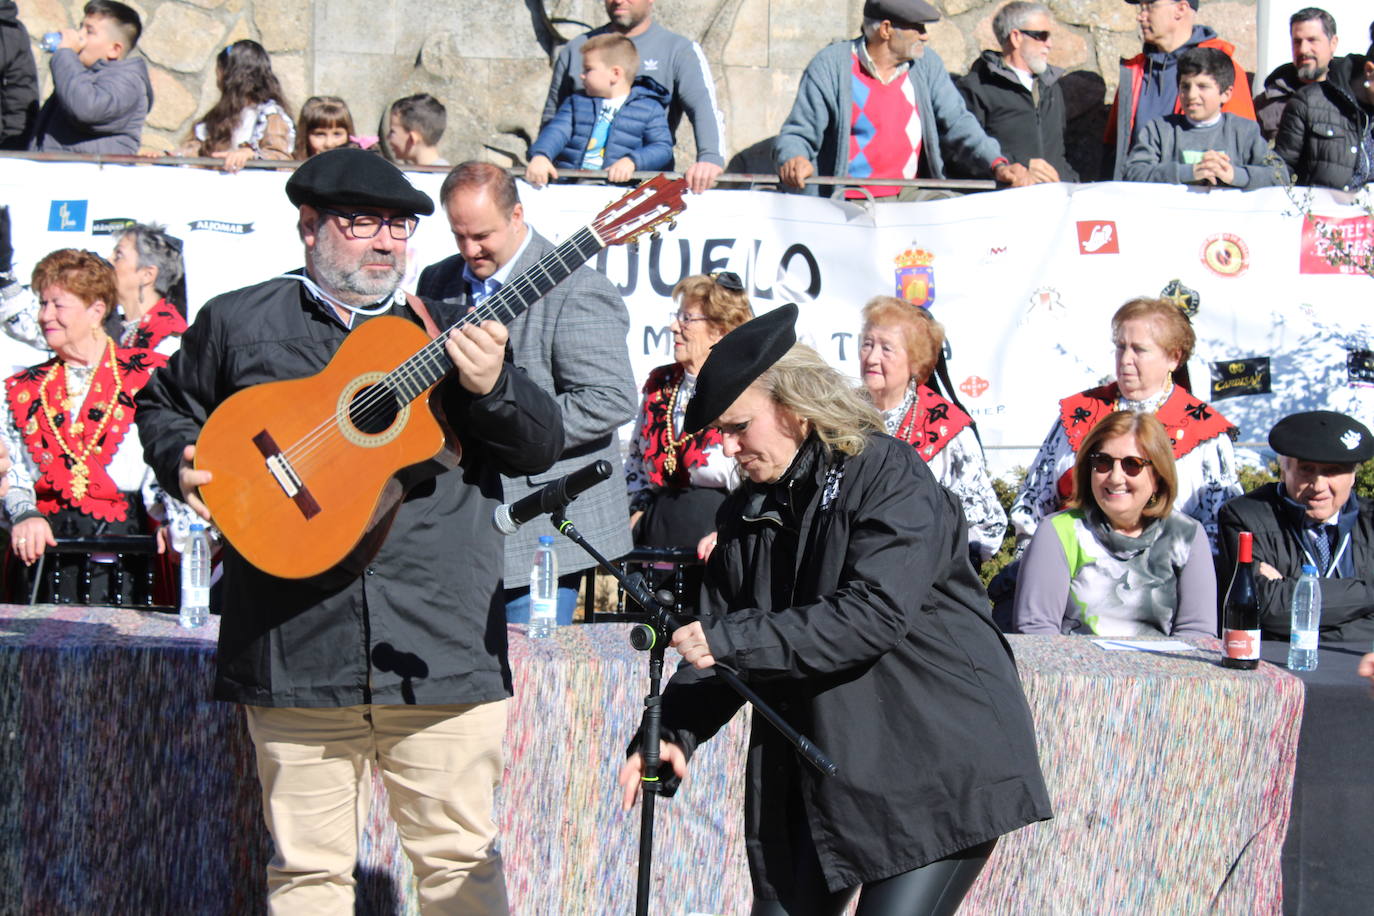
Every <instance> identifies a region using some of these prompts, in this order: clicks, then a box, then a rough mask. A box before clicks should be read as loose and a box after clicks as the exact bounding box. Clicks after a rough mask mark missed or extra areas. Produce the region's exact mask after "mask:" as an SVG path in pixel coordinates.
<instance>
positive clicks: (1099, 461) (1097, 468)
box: [1088, 452, 1150, 477]
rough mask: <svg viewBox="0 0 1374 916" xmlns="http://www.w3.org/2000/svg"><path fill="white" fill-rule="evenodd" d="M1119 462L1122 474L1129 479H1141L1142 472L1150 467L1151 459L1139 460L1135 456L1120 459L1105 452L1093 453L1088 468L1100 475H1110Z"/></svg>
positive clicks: (1089, 457) (1089, 458)
mask: <svg viewBox="0 0 1374 916" xmlns="http://www.w3.org/2000/svg"><path fill="white" fill-rule="evenodd" d="M1118 461H1119V462H1121V473H1123V474H1125V475H1126V476H1127V477H1139V476H1140V472H1141V471H1143V470H1145V469H1146V468H1147V467H1149V466H1150V459H1149V458H1137V457H1136V456H1135V455H1127V456H1126V457H1125V458H1118V457H1116V456H1115V455H1108V454H1106V453H1105V452H1093V453H1092V454H1091V455H1089V456H1088V467H1090V468H1092V469H1093V471H1094V472H1095V473H1098V474H1110V473H1111V472H1112V468H1114V467H1116V463H1117V462H1118Z"/></svg>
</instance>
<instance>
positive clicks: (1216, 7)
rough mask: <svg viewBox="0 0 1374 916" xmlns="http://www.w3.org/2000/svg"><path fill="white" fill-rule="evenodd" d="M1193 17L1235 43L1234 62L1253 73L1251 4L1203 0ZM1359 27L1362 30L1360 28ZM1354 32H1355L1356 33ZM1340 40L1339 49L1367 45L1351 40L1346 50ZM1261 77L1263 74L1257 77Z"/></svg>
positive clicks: (1360, 50)
mask: <svg viewBox="0 0 1374 916" xmlns="http://www.w3.org/2000/svg"><path fill="white" fill-rule="evenodd" d="M1197 21H1198V22H1199V23H1202V24H1203V25H1210V26H1211V27H1212V28H1213V29H1214V30H1215V31H1216V33H1217V37H1219V38H1224V39H1225V40H1226V41H1229V42H1230V43H1231V44H1233V45H1235V46H1236V53H1235V58H1236V63H1238V64H1240V65H1241V66H1242V67H1244V68H1245V69H1246V70H1248V71H1250V72H1251V73H1253V72H1254V71H1255V61H1256V59H1257V57H1256V44H1255V8H1254V7H1253V6H1251V5H1249V4H1246V3H1232V2H1226V3H1204V4H1203V5H1202V8H1201V9H1199V10H1198V14H1197ZM1359 31H1361V32H1362V31H1364V30H1363V29H1360V30H1359ZM1356 34H1357V35H1358V32H1357V33H1356ZM1344 44H1345V43H1344V42H1342V47H1341V52H1342V53H1347V54H1348V53H1360V54H1363V53H1364V49H1365V48H1366V47H1368V45H1366V44H1365V43H1364V42H1363V41H1359V40H1355V41H1353V42H1352V44H1353V45H1354V47H1353V48H1352V49H1351V50H1350V51H1346V50H1345V48H1344ZM1260 79H1261V80H1263V79H1264V77H1263V75H1261V77H1260Z"/></svg>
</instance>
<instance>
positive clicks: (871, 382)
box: [859, 296, 1007, 567]
mask: <svg viewBox="0 0 1374 916" xmlns="http://www.w3.org/2000/svg"><path fill="white" fill-rule="evenodd" d="M944 345H945V329H944V328H943V327H942V326H941V325H940V323H939V322H938V321H936V320H935V319H934V318H932V317H931V315H930V312H929V311H927V310H926V309H923V308H919V307H917V306H914V305H912V304H911V303H909V302H906V301H905V300H902V299H897V298H895V297H893V296H876V297H874V298H873V299H870V300H869V302H868V304H867V305H865V306H864V310H863V328H862V330H861V331H860V332H859V370H860V372H862V374H863V383H864V387H865V388H867V389H868V396H869V398H870V399H871V400H872V401H873V406H875V407H877V408H878V410H879V411H880V412H881V413H882V415H883V424H884V426H885V427H886V429H887V434H888V435H889V436H895V437H897V438H898V439H901V440H902V441H903V442H907V443H909V444H910V445H911V446H912V447H913V448H915V449H916V453H917V454H918V455H920V456H921V459H922V460H923V461H925V463H926V464H927V465H929V466H930V470H931V472H932V473H934V474H935V479H936V480H938V481H940V484H941V485H942V486H944V487H947V488H948V489H949V490H950V492H952V493H953V494H954V495H955V496H957V497H959V503H960V504H961V505H962V506H963V507H964V518H965V520H966V521H967V522H968V540H969V554H970V555H971V556H972V558H973V562H974V566H975V567H976V566H978V565H979V564H980V563H983V562H985V561H986V560H989V559H991V558H992V555H993V554H995V553H996V552H997V549H998V548H999V547H1001V546H1002V536H1003V535H1004V534H1005V533H1006V530H1007V513H1006V512H1005V511H1003V509H1002V504H1001V503H1000V502H998V500H997V493H996V491H994V490H993V489H992V480H991V479H990V478H989V477H988V471H987V462H986V460H985V459H984V457H983V446H982V444H981V443H979V441H978V436H977V435H976V434H975V433H974V430H973V420H972V418H970V417H969V415H968V414H967V413H965V412H964V411H963V409H962V408H961V407H960V406H959V405H958V404H955V403H953V402H951V401H949V400H947V399H946V398H944V397H942V396H940V395H939V394H936V393H935V391H934V390H933V389H931V388H930V387H928V386H927V385H926V382H927V381H928V380H929V379H930V376H931V373H932V372H933V371H934V369H935V366H936V363H937V362H938V361H939V358H940V351H941V350H942V349H944Z"/></svg>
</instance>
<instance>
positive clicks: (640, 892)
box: [549, 508, 838, 916]
mask: <svg viewBox="0 0 1374 916" xmlns="http://www.w3.org/2000/svg"><path fill="white" fill-rule="evenodd" d="M549 520H550V521H551V522H552V523H553V526H554V527H555V528H557V529H558V531H559V533H561V534H562V535H563V536H565V537H567V538H568V539H569V540H571V541H572V542H573V543H574V544H576V545H577V546H578V547H581V548H582V549H583V550H585V551H586V552H587V554H588V555H590V556H591V558H592V559H593V560H595V561H596V563H597V565H598V566H599V567H600V568H601V569H603V570H605V571H606V572H608V573H610V574H611V575H612V576H614V577H615V579H616V581H617V582H619V583H620V586H621V588H623V589H624V590H625V594H626V595H628V596H629V598H630V600H632V601H633V602H634V603H635V604H637V605H639V606H640V607H641V608H642V609H643V610H644V613H645V615H646V617H647V618H648V619H647V620H645V621H644V622H642V623H637V624H635V625H634V628H633V629H632V630H631V631H630V645H631V646H633V647H634V648H636V649H638V650H639V651H641V652H644V651H647V652H648V653H649V693H648V694H647V695H646V696H645V697H644V717H643V719H642V720H641V727H640V735H641V738H640V754H641V755H642V756H643V757H644V775H643V776H641V777H640V782H641V786H640V788H641V790H642V794H641V796H640V798H641V801H640V812H639V814H640V817H639V875H638V883H637V885H636V890H635V916H648V912H649V878H650V872H651V868H652V865H653V855H654V803H655V796H657V795H658V794H659V793H660V792H662V791H663V787H662V783H660V782H659V779H658V768H659V763H660V761H659V756H658V744H659V734H660V732H661V728H662V724H661V723H662V715H663V698H662V696H661V694H660V693H659V684H660V682H661V681H662V679H663V653H664V649H666V648H667V646H668V643H669V641H670V639H671V638H672V633H673V631H674V630H676V629H679V628H680V627H684V626H686V625H687V624H688V623H690V622H691V621H689V620H686V619H684V618H682V617H681V616H679V615H677V614H674V613H672V612H671V611H670V610H669V608H671V607H672V606H673V596H672V594H671V593H670V592H668V591H667V590H666V589H664V590H661V591H659V592H658V593H657V594H655V593H653V592H651V591H649V588H648V586H647V585H645V584H644V577H643V576H641V575H639V574H638V573H636V574H634V575H632V576H627V575H625V574H624V573H623V572H621V571H620V569H619V568H617V567H616V566H615V565H614V564H612V563H611V561H610V560H607V559H606V557H605V556H603V555H602V554H601V551H599V550H597V549H596V548H595V547H593V546H592V545H591V544H590V543H589V542H588V541H587V539H586V538H584V537H583V536H582V533H581V532H580V531H578V530H577V528H576V527H575V526H574V525H573V523H572V522H571V521H569V520H568V517H567V515H566V514H564V511H563V509H561V508H560V509H555V510H554V511H553V512H552V513H551V515H550V517H549ZM711 671H712V672H713V673H714V674H715V676H716V677H718V678H720V679H721V680H722V681H724V682H725V684H726V685H727V686H729V687H730V688H731V689H732V690H734V691H735V692H736V693H738V694H739V695H740V696H741V697H743V698H744V699H745V700H746V701H747V702H748V703H749V704H750V705H751V706H753V707H754V711H755V712H756V713H757V714H759V715H761V716H763V717H764V718H765V719H767V720H768V721H769V722H770V723H772V725H773V727H774V728H776V729H777V730H778V731H779V732H781V733H782V736H783V737H784V738H786V739H787V740H788V741H790V742H791V743H792V745H793V746H794V747H795V748H796V749H797V752H798V753H799V754H801V756H802V759H804V760H805V761H806V762H807V763H810V764H811V765H812V766H814V767H815V768H816V769H817V770H819V771H820V772H821V773H822V774H823V775H825V776H834V775H835V773H836V772H837V771H838V768H837V767H836V766H835V763H834V761H832V760H831V759H830V758H829V757H828V756H826V754H825V752H824V751H822V750H821V749H820V748H818V747H816V745H815V744H813V743H812V742H811V741H810V740H809V739H808V738H807V737H806V736H805V735H803V734H802V733H801V732H799V731H797V730H796V729H795V728H793V727H792V726H791V725H790V724H788V722H787V721H786V720H785V719H783V718H782V716H780V715H778V713H777V712H776V711H775V710H774V709H773V708H772V707H770V706H769V705H768V704H767V702H765V701H764V699H763V698H762V697H760V696H759V695H758V694H757V693H756V692H754V690H753V689H752V688H751V687H749V685H748V684H745V683H744V681H742V680H740V678H739V675H737V674H735V673H734V672H733V671H730V670H728V669H726V668H725V667H723V666H721V665H715V666H713V667H712V668H711Z"/></svg>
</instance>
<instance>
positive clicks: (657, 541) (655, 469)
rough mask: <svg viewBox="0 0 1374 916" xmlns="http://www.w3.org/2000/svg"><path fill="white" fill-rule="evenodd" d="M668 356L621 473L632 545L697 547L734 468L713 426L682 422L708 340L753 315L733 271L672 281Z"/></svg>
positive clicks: (735, 477) (732, 483) (647, 391)
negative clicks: (689, 427)
mask: <svg viewBox="0 0 1374 916" xmlns="http://www.w3.org/2000/svg"><path fill="white" fill-rule="evenodd" d="M673 302H674V304H675V306H676V308H675V309H674V311H673V315H672V320H671V323H670V324H669V325H668V327H669V330H671V331H672V332H673V360H674V361H673V362H671V363H669V364H668V365H666V366H659V367H658V368H657V369H655V370H653V371H652V372H650V373H649V378H648V380H647V381H646V382H645V383H644V400H643V402H642V403H641V404H640V409H639V422H638V424H637V425H636V427H635V435H634V439H633V440H632V441H631V443H630V456H629V460H628V461H627V462H626V463H625V479H626V481H627V483H628V485H629V495H630V512H631V515H630V524H631V526H632V528H633V530H634V541H635V546H637V547H696V546H697V542H698V541H699V540H700V539H701V538H702V537H703V536H704V535H706V534H707V533H708V532H710V531H712V530H713V529H714V527H715V517H716V509H717V508H718V507H719V506H720V504H721V503H722V502H724V501H725V495H726V493H728V492H729V491H730V490H733V489H734V488H735V487H736V486H737V485H738V484H739V480H740V477H739V468H738V467H736V465H735V461H734V459H732V458H728V457H726V455H725V453H724V452H723V451H722V449H721V439H720V433H719V432H718V431H717V430H714V429H705V430H701V431H700V432H690V431H686V430H684V429H683V428H682V418H683V417H684V416H685V415H686V413H687V404H688V403H689V402H690V401H691V400H692V394H693V393H694V392H695V391H696V382H697V373H698V372H700V371H701V366H702V364H703V363H704V362H706V355H707V354H708V353H710V352H711V347H712V346H714V345H715V343H716V341H718V340H720V339H721V338H722V337H724V336H725V335H726V334H727V333H729V332H730V331H732V330H734V329H735V328H736V327H738V326H739V325H741V324H744V323H745V322H746V321H748V320H749V319H750V318H753V317H754V314H753V312H752V311H751V310H750V308H749V297H748V296H747V295H745V293H744V283H743V282H742V281H741V280H740V278H739V275H738V274H734V273H731V272H729V271H722V272H719V273H714V274H709V275H707V274H697V275H695V276H691V277H686V278H684V279H683V280H681V281H679V282H678V284H677V286H675V287H673Z"/></svg>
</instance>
